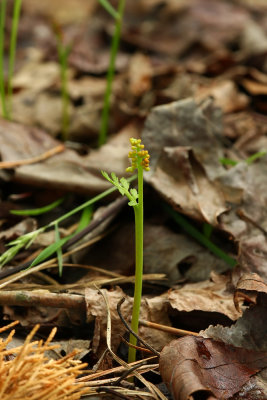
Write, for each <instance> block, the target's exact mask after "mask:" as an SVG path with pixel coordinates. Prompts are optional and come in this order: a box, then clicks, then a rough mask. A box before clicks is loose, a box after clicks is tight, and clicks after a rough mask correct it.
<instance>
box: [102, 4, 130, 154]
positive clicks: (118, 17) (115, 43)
mask: <svg viewBox="0 0 267 400" xmlns="http://www.w3.org/2000/svg"><path fill="white" fill-rule="evenodd" d="M99 2H100V3H101V4H102V5H103V6H104V7H105V8H106V9H108V11H109V13H110V14H111V15H112V16H113V17H114V18H115V21H116V25H115V31H114V35H113V37H112V43H111V50H110V61H109V68H108V73H107V86H106V92H105V97H104V105H103V110H102V115H101V126H100V132H99V137H98V145H99V146H102V145H103V144H104V143H106V141H107V131H108V122H109V113H110V102H111V100H110V99H111V92H112V84H113V80H114V74H115V63H116V58H117V53H118V48H119V43H120V36H121V25H122V20H123V13H124V8H125V0H120V1H119V6H118V11H117V12H116V14H114V12H113V11H111V9H110V8H109V6H110V5H108V2H107V1H103V0H102V1H101V0H99ZM114 11H115V10H114Z"/></svg>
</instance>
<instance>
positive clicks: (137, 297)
mask: <svg viewBox="0 0 267 400" xmlns="http://www.w3.org/2000/svg"><path fill="white" fill-rule="evenodd" d="M138 195H139V197H138V205H137V206H134V216H135V287H134V303H133V312H132V323H131V328H132V330H133V331H134V332H135V333H138V325H139V314H140V307H141V297H142V283H143V237H144V227H143V226H144V206H143V167H142V166H141V165H138ZM130 343H131V344H133V345H136V338H135V337H134V336H133V335H130ZM135 358H136V349H135V348H133V347H130V348H129V354H128V362H129V363H131V362H134V361H135Z"/></svg>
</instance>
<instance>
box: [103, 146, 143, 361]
mask: <svg viewBox="0 0 267 400" xmlns="http://www.w3.org/2000/svg"><path fill="white" fill-rule="evenodd" d="M130 143H131V147H132V150H131V151H130V152H129V159H130V160H131V163H132V165H131V166H130V167H128V168H127V169H126V171H127V172H134V171H135V170H136V169H137V179H138V190H136V189H135V188H131V189H130V185H129V182H128V181H127V180H126V179H125V178H121V179H120V180H119V178H118V177H117V176H116V175H115V174H114V173H111V176H109V175H108V174H107V173H106V172H104V171H102V174H103V176H104V177H105V178H106V179H107V180H108V181H109V182H110V183H112V184H113V185H114V186H115V187H116V188H117V189H118V191H119V192H120V194H121V195H123V196H127V197H128V199H129V203H128V204H129V206H132V207H133V209H134V216H135V285H134V303H133V311H132V323H131V328H132V330H133V331H134V332H135V333H138V325H139V314H140V307H141V298H142V286H143V237H144V205H143V171H144V170H145V171H149V157H150V156H149V154H148V151H147V150H144V145H143V144H142V143H141V140H140V139H134V138H131V139H130ZM130 343H131V344H133V345H136V338H135V337H134V336H133V335H132V334H131V335H130ZM135 359H136V349H135V348H134V347H130V348H129V353H128V362H129V363H131V362H134V361H135Z"/></svg>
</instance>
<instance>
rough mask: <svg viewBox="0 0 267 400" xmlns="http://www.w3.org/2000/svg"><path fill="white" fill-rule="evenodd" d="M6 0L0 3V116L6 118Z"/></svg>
mask: <svg viewBox="0 0 267 400" xmlns="http://www.w3.org/2000/svg"><path fill="white" fill-rule="evenodd" d="M6 3H7V2H6V0H2V1H1V3H0V95H1V106H2V116H3V117H4V118H6V119H7V117H8V111H7V104H6V93H5V76H4V46H5V43H4V42H5V39H4V38H5V19H6Z"/></svg>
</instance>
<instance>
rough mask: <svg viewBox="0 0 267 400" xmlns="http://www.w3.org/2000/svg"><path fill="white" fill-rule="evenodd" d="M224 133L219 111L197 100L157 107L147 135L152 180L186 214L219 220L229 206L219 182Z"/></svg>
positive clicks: (158, 189)
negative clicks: (217, 179)
mask: <svg viewBox="0 0 267 400" xmlns="http://www.w3.org/2000/svg"><path fill="white" fill-rule="evenodd" d="M220 135H221V120H220V112H219V110H218V109H216V108H215V107H214V106H213V104H212V102H210V101H206V102H204V103H202V104H197V103H196V102H195V101H194V100H192V99H186V100H181V101H177V102H173V103H170V104H167V105H163V106H158V107H155V108H154V109H153V110H152V112H151V113H150V115H149V116H148V118H147V120H146V124H145V128H144V131H143V134H142V137H143V141H144V144H145V146H147V147H148V148H149V150H150V151H149V152H150V155H151V172H150V173H149V174H147V180H148V181H149V183H151V184H152V185H153V186H154V187H155V188H156V190H157V191H158V192H159V193H160V194H161V195H162V196H164V197H165V198H166V199H167V201H169V202H170V203H171V204H173V205H174V206H175V207H177V208H178V209H179V210H181V211H182V212H184V213H185V214H187V215H189V216H191V217H193V218H197V219H199V220H202V221H206V222H209V223H211V224H213V225H217V217H218V216H219V215H220V214H221V213H222V212H224V211H226V204H225V199H224V196H223V195H222V193H221V191H220V190H219V189H218V188H217V187H216V185H215V183H214V182H213V180H214V179H215V177H216V176H217V175H219V174H220V173H221V172H222V171H223V169H222V166H221V165H220V163H219V159H220V158H221V157H223V153H222V146H221V144H220ZM192 145H193V146H194V147H193V148H192V147H191V146H192ZM211 147H212V153H211V151H210V148H211Z"/></svg>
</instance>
